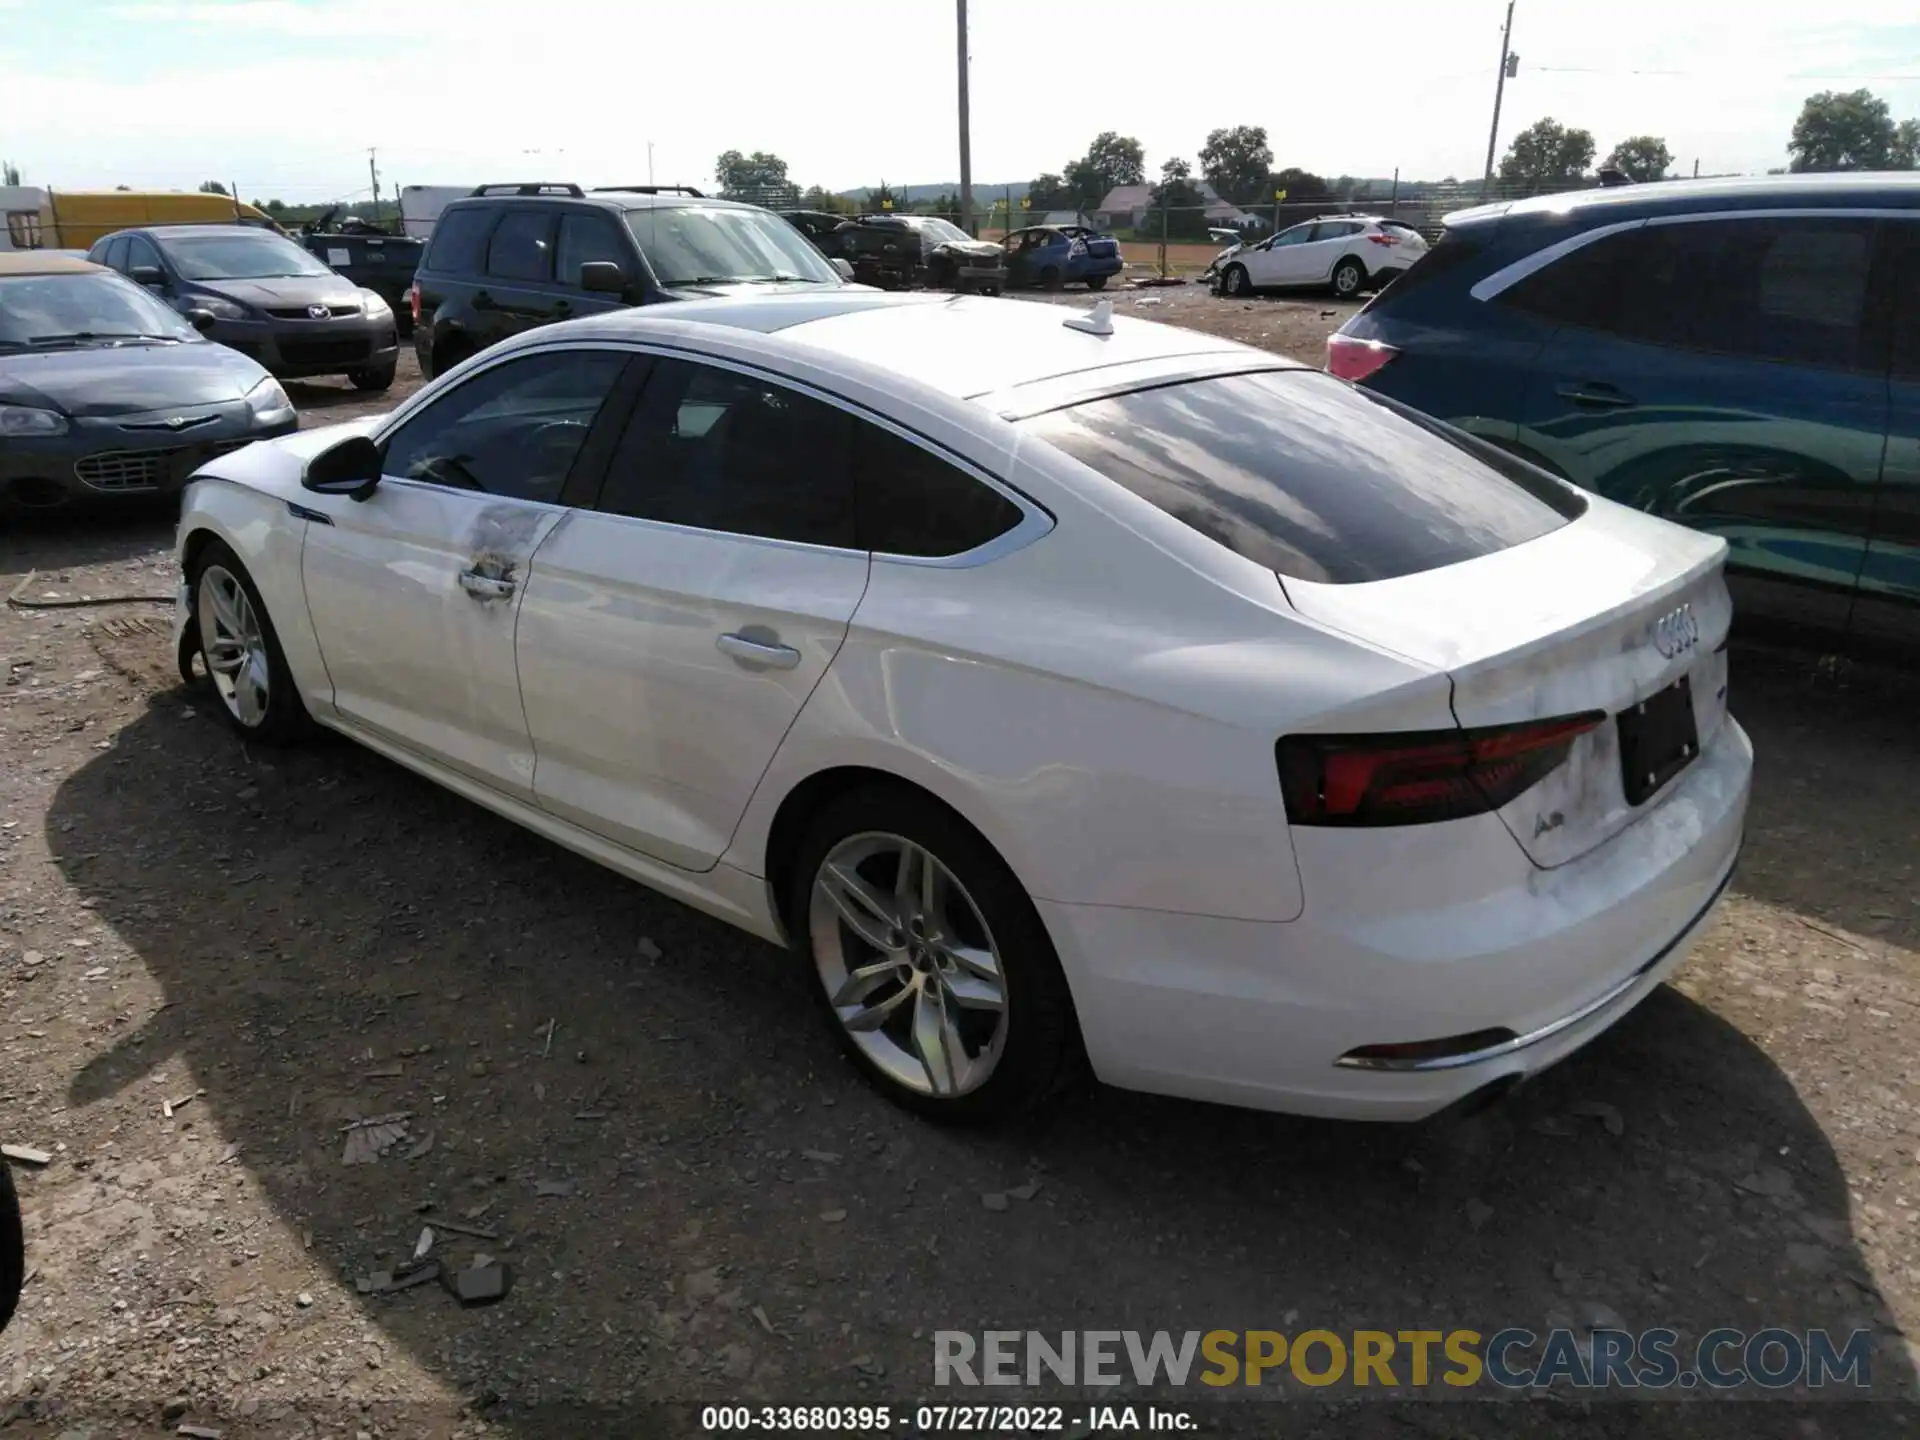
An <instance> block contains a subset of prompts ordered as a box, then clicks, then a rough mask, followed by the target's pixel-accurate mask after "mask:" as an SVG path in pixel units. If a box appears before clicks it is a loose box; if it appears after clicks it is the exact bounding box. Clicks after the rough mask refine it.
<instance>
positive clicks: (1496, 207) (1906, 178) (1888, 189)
mask: <svg viewBox="0 0 1920 1440" xmlns="http://www.w3.org/2000/svg"><path fill="white" fill-rule="evenodd" d="M1768 205H1781V206H1788V207H1792V206H1799V205H1876V206H1890V207H1893V208H1896V209H1903V210H1904V209H1920V173H1915V172H1913V171H1904V170H1903V171H1884V170H1883V171H1871V170H1842V171H1838V172H1834V173H1831V174H1819V175H1735V176H1727V177H1723V178H1720V179H1713V180H1654V181H1648V182H1645V183H1642V184H1637V185H1610V186H1602V187H1600V188H1599V189H1594V190H1570V191H1562V192H1560V193H1558V194H1552V195H1534V196H1530V197H1529V198H1527V199H1525V200H1510V201H1502V202H1498V203H1495V204H1492V205H1475V206H1473V207H1471V208H1470V209H1466V210H1455V211H1453V212H1452V213H1451V214H1449V215H1448V216H1447V217H1446V223H1447V224H1448V225H1457V224H1463V223H1464V224H1473V223H1476V222H1481V221H1487V220H1492V219H1495V218H1498V217H1504V218H1507V219H1512V220H1521V221H1525V220H1532V219H1539V220H1552V221H1559V222H1564V221H1565V220H1566V219H1568V218H1569V217H1572V218H1575V219H1577V220H1579V221H1580V222H1582V223H1592V224H1596V225H1597V224H1604V223H1607V222H1608V221H1611V220H1626V219H1631V218H1633V217H1634V216H1636V215H1657V214H1663V213H1669V212H1685V211H1690V210H1715V209H1728V210H1744V209H1756V208H1759V207H1762V206H1768Z"/></svg>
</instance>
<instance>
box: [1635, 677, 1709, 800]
mask: <svg viewBox="0 0 1920 1440" xmlns="http://www.w3.org/2000/svg"><path fill="white" fill-rule="evenodd" d="M1619 724H1620V777H1621V780H1622V782H1623V783H1624V785H1625V787H1626V792H1627V803H1628V804H1629V805H1642V804H1645V803H1646V801H1647V800H1648V799H1649V798H1650V797H1651V796H1652V795H1653V793H1654V792H1655V791H1657V790H1658V789H1659V788H1660V787H1661V786H1663V785H1665V784H1666V783H1667V782H1668V781H1669V780H1671V779H1673V777H1674V776H1676V775H1678V774H1679V773H1680V772H1681V771H1682V770H1684V769H1686V768H1687V766H1689V765H1691V764H1692V763H1693V762H1694V759H1695V757H1697V756H1698V755H1699V754H1700V732H1699V728H1698V726H1697V725H1696V724H1695V723H1694V718H1693V681H1692V679H1691V677H1689V676H1686V675H1682V676H1681V677H1680V678H1679V679H1678V680H1676V681H1674V682H1673V684H1671V685H1669V686H1668V687H1667V688H1666V689H1664V690H1662V691H1660V692H1658V693H1657V694H1654V695H1649V696H1648V697H1647V698H1646V699H1645V700H1643V701H1641V702H1640V703H1639V704H1638V705H1636V706H1634V707H1633V708H1632V709H1630V710H1623V711H1621V712H1620V719H1619Z"/></svg>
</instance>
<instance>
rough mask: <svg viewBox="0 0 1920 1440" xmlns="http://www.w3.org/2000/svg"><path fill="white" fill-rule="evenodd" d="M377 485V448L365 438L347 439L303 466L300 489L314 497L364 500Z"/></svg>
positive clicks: (378, 480)
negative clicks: (308, 491)
mask: <svg viewBox="0 0 1920 1440" xmlns="http://www.w3.org/2000/svg"><path fill="white" fill-rule="evenodd" d="M379 483H380V447H379V446H378V445H376V444H374V443H373V441H371V440H369V439H368V438H367V437H366V436H365V435H349V436H348V437H347V438H346V439H344V440H341V441H339V442H337V443H335V444H333V445H329V446H328V447H327V448H326V449H325V450H322V451H321V452H320V453H319V454H318V455H316V456H314V457H313V458H312V459H311V460H309V461H308V462H307V468H306V469H305V470H304V471H302V472H301V475H300V486H301V488H302V489H304V490H311V491H313V493H314V494H316V495H345V496H346V497H347V498H348V499H349V500H365V499H367V498H368V497H370V496H371V495H372V494H373V490H374V487H375V486H376V485H378V484H379Z"/></svg>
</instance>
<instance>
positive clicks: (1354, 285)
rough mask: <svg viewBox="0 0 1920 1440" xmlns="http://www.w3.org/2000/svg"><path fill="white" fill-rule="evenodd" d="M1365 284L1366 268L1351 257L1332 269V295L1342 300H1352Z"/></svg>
mask: <svg viewBox="0 0 1920 1440" xmlns="http://www.w3.org/2000/svg"><path fill="white" fill-rule="evenodd" d="M1366 283H1367V267H1366V266H1364V265H1362V264H1361V263H1360V262H1359V261H1358V260H1356V259H1354V258H1353V256H1351V255H1349V256H1347V258H1346V259H1344V260H1342V261H1341V262H1340V263H1339V264H1338V265H1336V266H1334V267H1333V293H1334V294H1335V295H1337V296H1339V297H1340V298H1341V299H1342V300H1351V299H1353V297H1354V296H1356V295H1358V294H1359V293H1360V290H1361V288H1362V287H1363V286H1364V285H1365V284H1366Z"/></svg>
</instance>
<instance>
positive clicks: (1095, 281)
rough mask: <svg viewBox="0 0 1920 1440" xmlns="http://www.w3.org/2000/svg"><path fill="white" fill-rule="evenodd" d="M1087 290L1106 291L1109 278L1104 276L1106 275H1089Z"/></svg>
mask: <svg viewBox="0 0 1920 1440" xmlns="http://www.w3.org/2000/svg"><path fill="white" fill-rule="evenodd" d="M1087 288H1088V289H1089V290H1104V289H1106V288H1107V277H1106V276H1104V275H1089V276H1088V277H1087Z"/></svg>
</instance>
